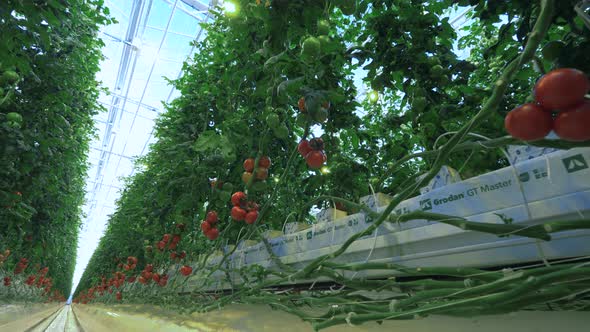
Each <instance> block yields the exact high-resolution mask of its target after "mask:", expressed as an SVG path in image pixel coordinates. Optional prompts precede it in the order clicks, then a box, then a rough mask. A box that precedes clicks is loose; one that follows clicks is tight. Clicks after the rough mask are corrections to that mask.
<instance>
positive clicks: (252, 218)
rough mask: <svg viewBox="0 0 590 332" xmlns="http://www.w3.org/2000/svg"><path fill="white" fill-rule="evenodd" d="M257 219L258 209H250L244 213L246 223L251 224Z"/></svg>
mask: <svg viewBox="0 0 590 332" xmlns="http://www.w3.org/2000/svg"><path fill="white" fill-rule="evenodd" d="M256 219H258V211H256V210H254V211H250V212H248V214H246V223H247V224H249V225H252V224H253V223H254V222H255V221H256Z"/></svg>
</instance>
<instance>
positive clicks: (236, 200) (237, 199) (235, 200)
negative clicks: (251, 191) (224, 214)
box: [231, 191, 246, 206]
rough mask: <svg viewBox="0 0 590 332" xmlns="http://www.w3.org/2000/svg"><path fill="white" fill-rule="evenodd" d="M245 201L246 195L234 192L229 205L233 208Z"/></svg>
mask: <svg viewBox="0 0 590 332" xmlns="http://www.w3.org/2000/svg"><path fill="white" fill-rule="evenodd" d="M245 200H246V194H244V193H243V192H241V191H238V192H235V193H234V194H233V195H231V203H232V204H233V205H234V206H237V205H240V204H241V203H242V202H243V201H245Z"/></svg>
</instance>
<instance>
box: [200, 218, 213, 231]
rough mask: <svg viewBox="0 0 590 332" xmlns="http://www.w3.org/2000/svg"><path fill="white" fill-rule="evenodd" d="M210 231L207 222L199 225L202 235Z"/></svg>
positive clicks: (209, 225)
mask: <svg viewBox="0 0 590 332" xmlns="http://www.w3.org/2000/svg"><path fill="white" fill-rule="evenodd" d="M210 229H211V224H210V223H208V222H207V220H205V221H203V222H202V223H201V231H203V233H207V232H208V231H209V230H210Z"/></svg>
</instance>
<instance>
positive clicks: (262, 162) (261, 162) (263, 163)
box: [258, 156, 270, 168]
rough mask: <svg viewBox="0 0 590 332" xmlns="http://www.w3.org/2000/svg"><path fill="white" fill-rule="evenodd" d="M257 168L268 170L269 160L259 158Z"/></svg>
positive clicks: (267, 158)
mask: <svg viewBox="0 0 590 332" xmlns="http://www.w3.org/2000/svg"><path fill="white" fill-rule="evenodd" d="M258 167H262V168H270V158H269V157H267V156H262V157H260V159H258Z"/></svg>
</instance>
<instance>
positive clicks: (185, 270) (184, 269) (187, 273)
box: [180, 265, 193, 277]
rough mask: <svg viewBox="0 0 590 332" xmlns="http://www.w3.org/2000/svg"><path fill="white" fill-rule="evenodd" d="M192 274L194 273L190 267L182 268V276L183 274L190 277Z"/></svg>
mask: <svg viewBox="0 0 590 332" xmlns="http://www.w3.org/2000/svg"><path fill="white" fill-rule="evenodd" d="M191 273H193V268H192V267H190V266H186V265H184V266H183V267H181V268H180V274H182V275H183V276H185V277H186V276H189V275H190V274H191Z"/></svg>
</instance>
